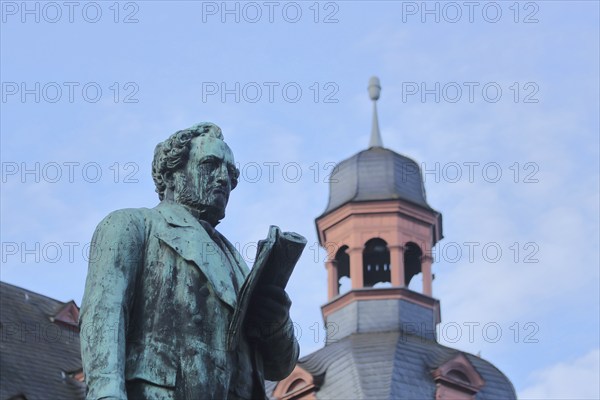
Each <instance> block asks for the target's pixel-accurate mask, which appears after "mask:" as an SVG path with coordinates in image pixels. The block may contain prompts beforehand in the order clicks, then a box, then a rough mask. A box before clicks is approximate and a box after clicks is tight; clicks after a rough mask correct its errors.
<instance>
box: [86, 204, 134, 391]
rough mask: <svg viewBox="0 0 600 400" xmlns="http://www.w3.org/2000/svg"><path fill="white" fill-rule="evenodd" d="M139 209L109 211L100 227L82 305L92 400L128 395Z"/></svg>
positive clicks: (92, 248) (88, 377) (97, 229)
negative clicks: (129, 333) (127, 361)
mask: <svg viewBox="0 0 600 400" xmlns="http://www.w3.org/2000/svg"><path fill="white" fill-rule="evenodd" d="M139 220H140V218H136V213H135V210H119V211H115V212H113V213H111V214H110V215H108V216H107V217H106V218H105V219H104V220H103V221H102V222H100V224H99V225H98V227H97V228H96V231H95V232H94V236H93V238H92V243H91V246H90V261H89V269H88V275H87V281H86V284H85V293H84V296H83V301H82V304H81V314H80V320H79V324H80V329H81V356H82V362H83V370H84V373H85V378H86V383H87V387H88V394H87V399H88V400H96V399H104V398H108V399H127V394H126V390H125V378H124V375H125V342H126V333H127V325H128V320H129V313H130V310H131V305H132V303H133V297H134V287H135V277H136V275H137V271H138V270H139V265H140V264H141V263H142V262H143V246H144V239H143V238H144V229H143V226H140V225H142V224H141V223H140V221H139Z"/></svg>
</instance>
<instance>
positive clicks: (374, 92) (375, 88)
mask: <svg viewBox="0 0 600 400" xmlns="http://www.w3.org/2000/svg"><path fill="white" fill-rule="evenodd" d="M380 94H381V85H380V84H379V78H378V77H376V76H373V77H371V79H369V97H371V100H379V95H380Z"/></svg>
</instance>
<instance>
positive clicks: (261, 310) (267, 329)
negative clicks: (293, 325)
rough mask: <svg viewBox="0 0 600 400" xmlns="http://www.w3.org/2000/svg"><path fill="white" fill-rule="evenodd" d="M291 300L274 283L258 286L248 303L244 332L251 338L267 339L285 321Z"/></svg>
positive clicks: (279, 328) (287, 317)
mask: <svg viewBox="0 0 600 400" xmlns="http://www.w3.org/2000/svg"><path fill="white" fill-rule="evenodd" d="M291 305H292V301H291V300H290V298H289V297H288V295H287V293H286V292H285V290H283V289H282V288H280V287H279V286H275V285H265V286H263V287H261V288H260V291H259V292H257V294H256V295H255V297H254V298H253V299H252V302H251V303H250V308H249V310H248V317H247V318H248V319H247V320H246V333H247V335H248V337H250V338H253V339H268V337H269V336H271V335H273V334H275V333H276V332H278V331H279V330H281V328H282V327H283V326H284V325H285V324H286V323H287V321H288V319H289V313H290V306H291Z"/></svg>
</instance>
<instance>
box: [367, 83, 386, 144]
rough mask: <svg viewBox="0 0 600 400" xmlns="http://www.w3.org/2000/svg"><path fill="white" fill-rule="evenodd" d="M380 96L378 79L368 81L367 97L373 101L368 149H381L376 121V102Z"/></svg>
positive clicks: (377, 122) (377, 121)
mask: <svg viewBox="0 0 600 400" xmlns="http://www.w3.org/2000/svg"><path fill="white" fill-rule="evenodd" d="M380 94H381V85H380V84H379V78H378V77H376V76H373V77H371V79H369V97H370V98H371V100H373V124H372V126H371V140H370V141H369V148H371V147H383V142H382V141H381V133H380V132H379V120H378V119H377V100H379V95H380Z"/></svg>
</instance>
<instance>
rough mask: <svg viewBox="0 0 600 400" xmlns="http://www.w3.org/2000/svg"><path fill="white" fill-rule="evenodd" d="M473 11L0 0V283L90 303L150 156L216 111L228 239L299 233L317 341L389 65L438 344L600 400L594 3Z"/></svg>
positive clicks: (388, 97)
mask: <svg viewBox="0 0 600 400" xmlns="http://www.w3.org/2000/svg"><path fill="white" fill-rule="evenodd" d="M475 3H476V4H475V5H474V6H473V7H474V8H473V9H471V10H470V9H469V8H468V6H466V5H464V2H456V3H437V2H428V3H426V5H425V6H424V3H422V2H401V1H397V2H394V1H380V2H365V1H339V2H320V3H316V2H312V1H311V2H297V3H294V2H273V3H272V4H273V5H272V6H269V5H268V4H270V3H267V4H265V2H256V3H250V5H248V3H236V2H228V3H227V5H226V7H228V9H229V10H234V11H233V13H230V14H227V13H224V10H223V7H224V5H223V4H224V3H222V2H200V1H198V2H193V1H188V2H183V1H182V2H168V3H167V2H162V1H138V2H120V3H117V4H116V6H115V3H114V2H97V3H87V2H81V3H79V2H75V3H74V6H73V8H72V9H69V8H68V7H67V6H65V5H64V4H63V3H62V2H58V3H47V2H29V3H27V7H28V9H29V10H33V11H31V13H27V12H26V11H24V10H23V8H22V4H23V3H21V2H10V1H4V2H2V5H1V7H2V8H1V12H2V24H1V36H2V37H1V46H2V54H1V75H2V76H1V81H2V100H1V101H2V103H1V106H2V115H1V130H2V150H1V155H2V204H1V212H2V227H1V229H2V232H1V233H2V239H1V240H2V270H1V279H2V280H3V281H6V282H9V283H13V284H15V285H19V286H22V287H25V288H27V289H30V290H33V291H36V292H39V293H42V294H45V295H48V296H51V297H54V298H57V299H59V300H63V301H67V300H70V299H74V300H75V301H76V302H77V303H78V304H79V303H80V301H81V296H82V294H83V286H84V281H85V275H86V262H85V257H84V256H83V255H82V248H84V247H85V246H84V245H85V244H86V243H88V242H89V241H90V239H91V235H92V232H93V230H94V227H95V225H96V224H97V223H98V222H99V221H100V220H101V219H102V218H103V217H104V216H105V215H106V214H107V213H109V212H110V211H112V210H115V209H118V208H125V207H152V206H154V205H155V204H156V203H157V197H156V195H155V193H154V187H153V184H152V180H151V177H150V162H151V157H152V152H153V149H154V146H155V145H156V143H158V142H159V141H161V140H164V139H165V138H166V137H168V135H170V134H171V133H173V132H175V131H176V130H179V129H182V128H185V127H188V126H190V125H192V124H194V123H196V122H199V121H212V122H215V123H217V124H218V125H220V126H221V128H222V129H223V132H224V135H225V139H226V141H227V142H228V143H229V144H230V146H231V148H232V149H233V151H234V154H235V156H236V160H237V161H238V162H239V163H240V167H241V169H242V178H241V182H240V185H239V187H238V188H237V189H236V190H235V191H234V192H233V193H232V196H231V200H230V204H229V208H228V213H227V217H226V219H225V221H224V222H223V223H222V224H221V225H220V230H221V231H222V232H223V233H224V234H225V235H226V236H227V237H228V238H229V239H230V240H231V241H232V242H235V243H239V246H240V248H241V249H242V250H243V251H245V252H247V255H248V256H249V257H252V256H253V252H254V248H253V246H252V243H255V242H256V241H257V240H259V239H261V238H263V237H264V236H265V235H266V233H267V229H268V226H269V225H270V224H277V225H279V226H281V227H282V229H284V230H294V231H297V232H299V233H302V234H303V235H305V236H306V237H307V239H308V241H309V245H308V247H307V249H306V251H305V253H304V255H303V257H302V259H301V261H300V262H299V264H298V266H297V269H296V271H295V272H294V275H293V278H292V280H291V282H290V286H289V292H290V296H291V297H292V300H293V302H294V305H293V308H292V317H293V318H294V320H295V321H296V322H297V324H298V327H299V331H300V330H301V334H299V337H300V343H301V347H302V353H303V354H308V353H309V352H311V351H314V350H316V349H318V348H319V347H320V346H321V345H322V343H321V342H318V341H317V340H316V339H319V340H321V341H322V338H323V337H322V335H323V330H322V329H323V322H322V318H321V314H320V306H321V305H322V304H323V303H324V302H325V301H326V274H325V269H324V265H323V259H324V257H325V252H324V250H322V249H321V250H318V246H317V245H316V241H317V238H316V232H315V226H314V218H315V217H317V216H318V215H320V214H321V213H322V212H323V210H324V209H325V206H326V203H327V195H328V186H327V184H326V183H324V182H325V179H326V176H327V174H328V173H329V172H330V171H331V168H330V167H331V163H333V162H339V161H341V160H343V159H345V158H347V157H350V156H351V155H353V154H354V153H356V152H358V151H360V150H363V149H365V148H366V146H367V144H368V137H369V132H370V126H371V102H370V100H369V98H368V95H367V91H366V86H367V82H368V79H369V77H370V76H371V75H377V76H379V78H380V79H381V84H382V93H381V99H380V101H379V104H378V107H379V121H380V126H381V131H382V136H383V141H384V145H385V146H386V147H388V148H390V149H392V150H394V151H397V152H399V153H402V154H405V155H408V156H410V157H412V158H414V159H415V160H417V162H419V163H420V164H421V165H422V167H423V168H424V169H426V170H428V171H430V172H429V173H428V174H426V182H425V186H426V189H427V195H428V201H429V203H430V204H431V206H432V207H434V208H435V209H437V210H439V211H441V212H442V213H443V216H444V234H445V239H444V240H443V241H441V242H440V243H439V244H438V246H437V248H436V255H437V257H436V263H435V264H434V266H433V270H434V273H435V275H436V279H435V281H434V296H435V297H437V298H439V299H440V300H441V306H442V324H441V325H440V332H441V336H442V337H441V339H440V341H441V342H442V343H445V344H448V345H450V346H453V347H458V348H460V349H463V350H466V351H469V352H472V353H478V352H481V355H482V357H484V358H486V359H488V360H490V361H492V362H493V363H495V365H497V366H498V367H499V368H500V369H501V370H502V371H503V372H504V373H505V374H507V376H508V377H509V378H510V379H511V380H512V381H513V383H514V385H515V387H516V389H517V391H518V393H519V394H520V395H521V397H523V398H549V397H552V396H554V397H556V398H568V397H572V398H575V397H577V398H597V397H598V396H599V394H600V393H599V388H598V386H599V382H598V371H599V366H598V364H599V358H600V353H599V350H598V348H599V343H598V333H599V332H598V326H599V325H598V324H599V320H598V315H599V301H598V298H599V286H598V281H599V273H598V265H599V259H598V242H599V235H598V221H599V213H598V203H599V196H598V195H599V188H598V182H599V173H598V170H599V164H598V160H599V154H598V148H599V143H598V132H599V125H598V122H599V121H598V109H599V107H600V104H599V98H598V91H599V81H598V79H599V78H598V75H599V58H598V57H599V43H598V40H599V39H598V37H599V28H598V20H599V18H598V17H599V9H598V3H597V2H593V1H579V2H577V1H574V2H566V1H551V2H550V1H548V2H546V1H538V2H518V3H515V2H512V1H510V2H497V3H494V2H475ZM236 7H237V11H236ZM269 7H273V8H272V9H271V10H270V9H269ZM423 7H427V9H428V10H433V13H427V12H426V11H425V10H424V9H423ZM436 9H437V10H438V11H435V10H436ZM117 10H118V15H117V13H116V12H117ZM98 11H99V12H100V14H97V12H98ZM257 11H260V13H261V15H260V18H258V14H257ZM270 11H272V13H273V14H272V15H271V16H270V15H269V12H270ZM298 11H300V14H297V13H298ZM317 11H318V13H317ZM498 11H499V12H500V14H498ZM57 12H59V13H60V14H59V13H57ZM70 12H71V13H72V14H71V15H70ZM457 12H460V15H459V14H457ZM470 12H471V15H470ZM236 13H237V15H236ZM436 13H437V15H436ZM236 17H237V18H238V19H239V22H236ZM436 17H437V18H438V20H439V21H438V22H436ZM36 18H38V20H39V22H36ZM70 18H71V20H72V22H70ZM95 19H97V20H98V21H97V22H92V21H94V20H95ZM115 19H116V20H117V21H118V22H115ZM222 19H224V22H223V21H222ZM295 19H297V22H292V21H294V20H295ZM125 20H128V21H129V22H131V23H124V21H125ZM255 20H256V21H255ZM315 20H316V21H317V22H315ZM52 21H56V22H52ZM136 21H137V22H136ZM252 21H255V22H252ZM325 21H328V23H325ZM453 21H455V22H453ZM494 21H496V22H494ZM515 21H517V22H515ZM526 21H527V22H526ZM436 84H439V86H436ZM236 85H238V86H236ZM436 87H438V88H439V89H436ZM84 88H85V91H84ZM98 88H99V89H100V90H101V91H102V93H101V94H99V95H97V93H96V90H97V89H98ZM236 88H239V89H236ZM257 88H258V89H260V93H259V92H257ZM284 88H285V89H284ZM317 88H318V89H317ZM484 88H485V89H484ZM57 89H59V90H60V92H58V91H57ZM222 89H225V90H228V92H226V93H225V94H224V97H223V98H222V97H221V95H222V94H223V93H222ZM298 89H300V90H301V93H299V92H298ZM498 89H499V90H500V91H501V94H499V95H498V92H497V91H498ZM23 90H25V92H23ZM70 90H72V93H70ZM270 90H272V92H270ZM423 90H426V92H425V94H424V96H423V97H422V96H421V95H422V94H423ZM457 90H460V92H459V91H457ZM470 90H472V92H470ZM215 92H216V93H215ZM70 95H71V97H70ZM270 95H271V97H270ZM436 95H439V101H436ZM470 95H471V96H470ZM236 96H237V97H238V98H236ZM36 97H38V98H36ZM470 97H471V98H470ZM132 101H133V102H132ZM38 166H39V170H36V168H38ZM257 166H258V167H259V169H257ZM269 166H272V167H271V168H273V169H272V171H273V172H274V174H273V175H272V176H270V174H269ZM438 166H439V169H438V170H436V168H438ZM457 166H458V168H459V169H457ZM469 166H472V167H471V168H473V170H472V171H473V175H472V177H470V176H469ZM24 169H29V170H32V171H33V172H30V173H24V172H23V170H24ZM258 171H259V172H260V173H261V175H260V176H257V175H256V173H257V172H258ZM436 171H437V172H436ZM498 171H499V172H501V174H502V175H501V176H499V177H496V174H497V172H498ZM97 172H100V173H101V176H98V177H96V175H97ZM298 172H301V176H298ZM457 172H460V174H461V175H460V176H457V175H456V173H457ZM57 173H58V174H59V175H57ZM70 173H71V175H70ZM515 181H516V182H515ZM471 242H475V244H473V245H469V244H468V243H471ZM70 243H73V244H70ZM515 244H516V245H515ZM36 246H37V247H36ZM469 246H473V249H474V253H473V256H472V258H471V257H470V255H469ZM36 248H37V249H38V250H36ZM484 248H485V250H486V251H485V252H483V249H484ZM28 249H33V251H32V252H27V250H28ZM70 249H73V255H72V257H71V256H70V252H69V250H70ZM498 249H499V250H500V251H501V252H502V253H501V255H496V253H495V251H496V250H498ZM517 249H518V251H517ZM57 251H60V253H61V254H60V255H58V254H57ZM457 251H460V252H461V254H458V255H457V253H456V252H457ZM36 258H37V259H36ZM526 261H528V262H526ZM477 324H479V325H477ZM469 325H471V326H473V329H474V330H473V331H472V333H473V336H472V337H469V328H468V327H469ZM457 327H458V329H460V331H458V330H457ZM484 327H485V329H486V330H484ZM497 328H499V329H500V330H501V335H500V336H499V337H498V338H496V337H495V336H496V330H497ZM317 332H318V333H319V334H318V336H319V337H318V338H315V336H317V335H316V333H317ZM517 333H518V335H517ZM457 334H460V337H457ZM528 335H529V336H528ZM573 385H576V386H579V387H578V388H576V389H574V388H573V387H572V386H573Z"/></svg>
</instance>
